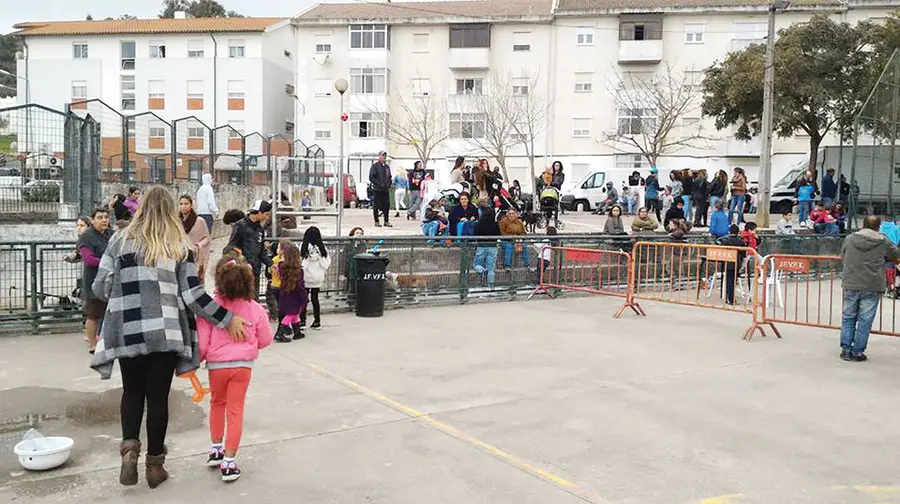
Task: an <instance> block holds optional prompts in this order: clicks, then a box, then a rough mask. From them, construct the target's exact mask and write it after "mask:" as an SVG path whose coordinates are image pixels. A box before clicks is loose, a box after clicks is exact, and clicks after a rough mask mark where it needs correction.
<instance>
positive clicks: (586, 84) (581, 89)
mask: <svg viewBox="0 0 900 504" xmlns="http://www.w3.org/2000/svg"><path fill="white" fill-rule="evenodd" d="M592 79H593V75H592V74H590V73H586V72H585V73H576V74H575V92H576V93H591V92H593V91H594V83H593V82H591V80H592Z"/></svg>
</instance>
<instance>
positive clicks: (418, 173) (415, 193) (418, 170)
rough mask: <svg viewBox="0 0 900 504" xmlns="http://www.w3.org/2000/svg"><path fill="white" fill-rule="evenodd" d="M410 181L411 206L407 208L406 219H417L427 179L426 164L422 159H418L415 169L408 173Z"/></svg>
mask: <svg viewBox="0 0 900 504" xmlns="http://www.w3.org/2000/svg"><path fill="white" fill-rule="evenodd" d="M406 176H407V180H408V182H409V206H408V207H407V210H406V220H410V219H415V218H416V212H417V211H418V210H419V206H421V203H422V194H421V193H422V182H424V181H425V166H423V165H422V162H421V161H416V163H415V164H414V165H413V169H412V170H410V171H409V173H408V174H407V175H406Z"/></svg>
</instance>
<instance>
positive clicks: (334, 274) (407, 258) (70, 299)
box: [0, 235, 840, 335]
mask: <svg viewBox="0 0 900 504" xmlns="http://www.w3.org/2000/svg"><path fill="white" fill-rule="evenodd" d="M552 238H553V239H552V241H551V244H552V246H554V247H566V248H572V249H588V250H608V251H613V252H614V254H613V255H615V256H616V257H617V258H618V257H626V256H627V254H629V253H631V251H632V248H633V247H634V245H635V243H636V242H638V241H641V242H653V243H656V242H659V243H666V242H670V241H671V240H670V239H669V238H668V237H666V236H665V235H637V236H629V237H610V236H604V235H577V236H557V237H552ZM547 240H548V237H546V236H542V235H532V236H527V237H520V238H516V239H512V240H506V239H501V240H497V242H496V247H497V259H496V262H495V266H494V267H495V270H494V282H493V285H492V286H489V285H487V275H486V274H479V273H478V272H477V271H476V269H475V255H476V251H477V248H478V247H484V246H485V245H484V244H483V243H481V244H479V243H478V242H477V241H475V240H474V239H472V238H468V237H467V238H458V237H452V238H448V237H444V238H438V237H435V238H428V237H422V236H416V237H391V238H370V237H367V238H364V239H353V238H346V237H344V238H328V239H326V241H325V246H326V248H327V250H328V254H329V255H330V256H331V258H332V266H331V268H330V269H329V270H328V273H327V275H326V279H325V284H324V286H323V288H322V290H321V293H320V300H321V304H322V308H323V310H325V311H347V310H351V309H353V308H354V306H355V300H356V298H355V291H354V281H353V279H354V278H355V269H354V264H353V261H352V258H353V256H354V255H355V254H357V253H360V252H364V251H366V250H368V249H372V248H377V250H378V251H379V253H381V254H386V255H387V256H388V257H389V258H390V260H391V262H390V266H389V268H388V273H389V274H388V287H387V296H386V299H385V306H386V307H387V308H413V307H421V306H435V305H446V304H464V303H469V302H479V301H494V300H511V299H517V300H518V299H522V300H524V299H527V298H528V297H529V295H530V294H531V293H532V292H533V291H534V290H535V287H537V286H538V285H539V284H540V278H539V274H540V270H539V269H538V268H539V267H540V266H541V265H542V264H543V263H542V261H541V260H540V257H539V256H538V254H539V248H538V247H536V246H535V245H538V246H540V245H542V244H546V243H547ZM708 242H710V240H709V238H707V237H703V236H690V235H689V239H688V240H685V241H682V242H680V243H708ZM517 244H521V247H518V246H517ZM510 245H511V246H510ZM73 248H74V243H72V242H32V243H9V242H7V243H0V334H6V335H21V334H37V333H39V332H47V331H53V330H56V331H74V330H77V329H78V327H80V323H81V299H80V296H81V291H80V289H82V288H83V286H82V285H81V274H82V266H81V264H77V263H76V264H73V263H68V262H65V261H64V260H63V258H64V256H65V255H66V254H68V253H69V252H70V251H72V250H73ZM792 249H796V250H804V251H808V252H809V255H834V254H835V253H837V252H838V251H839V250H840V240H834V239H831V238H822V237H792V238H790V239H786V238H782V237H770V238H768V239H767V240H764V242H763V250H762V252H763V253H776V252H778V251H780V250H792ZM507 259H509V262H508V264H509V268H507V267H506V265H507ZM617 264H618V263H617ZM572 268H574V269H572ZM572 268H570V269H572V271H571V272H570V273H572V274H575V273H576V271H575V270H576V269H577V268H576V267H575V266H573V267H572ZM609 268H610V266H609V265H606V264H604V267H603V269H602V271H603V275H607V276H608V275H609V273H608V271H612V270H609ZM613 269H615V268H613ZM560 271H562V270H560ZM484 273H486V272H484ZM577 274H579V275H580V274H581V272H580V271H578V272H577ZM619 274H620V275H621V273H619ZM579 278H580V277H579ZM604 278H605V277H604ZM571 279H575V277H574V276H573V277H571V278H570V280H571ZM645 280H646V279H645ZM605 281H606V282H607V284H608V285H605V289H604V290H609V289H623V288H624V286H618V284H619V283H620V282H618V281H612V280H605ZM261 282H262V283H263V285H261V286H260V292H265V287H266V285H265V282H266V280H265V279H264V278H263V279H261ZM578 282H580V280H578V281H576V282H575V283H571V282H570V283H571V284H572V285H576V286H577V285H578ZM557 283H558V282H557ZM622 283H623V284H624V283H626V282H625V280H624V279H623V281H622ZM642 285H643V284H642ZM87 287H88V288H89V286H87ZM554 294H555V295H557V296H558V295H577V294H579V293H578V292H570V291H565V292H562V291H560V292H554Z"/></svg>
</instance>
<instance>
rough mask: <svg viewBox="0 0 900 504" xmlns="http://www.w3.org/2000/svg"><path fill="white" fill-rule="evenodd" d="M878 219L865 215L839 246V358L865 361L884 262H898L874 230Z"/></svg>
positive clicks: (882, 283) (899, 256) (890, 246)
mask: <svg viewBox="0 0 900 504" xmlns="http://www.w3.org/2000/svg"><path fill="white" fill-rule="evenodd" d="M880 227H881V219H880V218H878V217H875V216H872V215H870V216H868V217H866V219H865V221H863V229H861V230H859V231H857V232H856V233H853V234H852V235H850V236H848V237H847V239H846V240H844V244H843V245H842V246H841V261H842V262H843V267H844V274H843V288H844V309H843V318H842V321H841V359H843V360H845V361H851V362H862V361H864V360H866V354H865V351H866V345H867V344H868V342H869V331H870V330H871V329H872V322H874V320H875V314H876V312H877V311H878V302H879V301H880V300H881V294H882V292H884V287H885V280H884V263H885V261H888V262H895V263H897V262H900V251H898V250H897V247H895V246H894V244H893V243H891V241H890V240H889V239H888V238H887V237H886V236H884V235H883V234H881V233H879V232H878V229H879V228H880Z"/></svg>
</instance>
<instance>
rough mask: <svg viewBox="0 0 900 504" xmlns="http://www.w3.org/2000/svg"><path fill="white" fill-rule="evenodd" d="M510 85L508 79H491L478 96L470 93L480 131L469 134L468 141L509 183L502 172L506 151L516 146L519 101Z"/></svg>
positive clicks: (506, 175) (495, 77)
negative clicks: (481, 128)
mask: <svg viewBox="0 0 900 504" xmlns="http://www.w3.org/2000/svg"><path fill="white" fill-rule="evenodd" d="M510 82H511V80H510V79H509V78H508V76H507V77H505V78H504V77H500V76H494V77H491V78H490V79H488V81H487V82H486V83H485V84H484V88H483V89H482V92H481V93H478V92H477V90H473V93H472V94H473V95H474V96H473V100H472V107H473V112H474V114H475V115H476V117H477V120H478V121H479V122H480V121H481V120H483V121H484V122H483V124H484V131H483V132H482V131H474V132H472V135H471V137H472V138H470V139H469V140H470V143H471V144H472V145H473V146H474V147H476V148H477V149H479V150H481V151H483V152H484V153H485V154H487V155H488V156H489V157H492V158H494V159H496V160H497V163H499V164H500V169H501V170H502V171H503V179H504V180H509V173H508V172H507V170H506V158H507V156H508V155H509V151H510V150H511V149H512V148H513V147H514V146H515V145H516V144H517V143H520V142H518V141H517V140H516V133H517V132H516V123H517V122H518V121H519V109H520V104H519V103H518V99H519V98H520V97H519V96H516V94H515V93H514V91H513V86H512V85H511V83H510ZM474 129H475V130H477V129H479V128H477V127H476V128H474Z"/></svg>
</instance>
